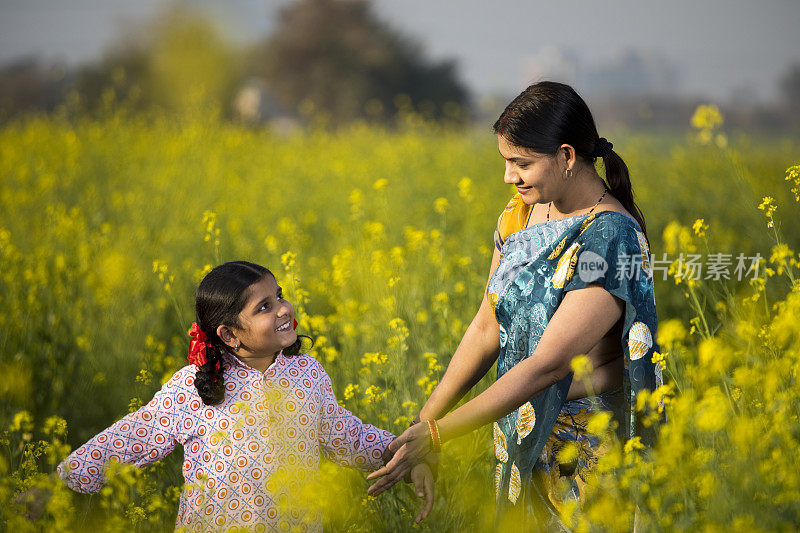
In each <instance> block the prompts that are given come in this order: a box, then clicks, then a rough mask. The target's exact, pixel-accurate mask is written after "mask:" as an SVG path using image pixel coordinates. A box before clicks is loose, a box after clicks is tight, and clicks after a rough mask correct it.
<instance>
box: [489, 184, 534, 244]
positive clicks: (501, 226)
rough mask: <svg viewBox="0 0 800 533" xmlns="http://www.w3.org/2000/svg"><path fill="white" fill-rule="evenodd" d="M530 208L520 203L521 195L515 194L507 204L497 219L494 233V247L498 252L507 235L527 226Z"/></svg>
mask: <svg viewBox="0 0 800 533" xmlns="http://www.w3.org/2000/svg"><path fill="white" fill-rule="evenodd" d="M530 213H531V206H530V205H528V204H526V203H525V202H523V201H522V195H521V194H519V193H517V194H515V195H514V196H513V197H512V198H511V201H510V202H508V205H506V208H505V209H503V212H502V213H500V217H498V219H497V229H496V230H495V232H494V245H495V247H496V248H497V249H498V250H499V249H501V248H502V247H503V243H504V242H506V239H507V238H508V236H509V235H511V234H512V233H514V232H517V231H519V230H521V229H523V228H524V227H526V226H527V225H528V216H530Z"/></svg>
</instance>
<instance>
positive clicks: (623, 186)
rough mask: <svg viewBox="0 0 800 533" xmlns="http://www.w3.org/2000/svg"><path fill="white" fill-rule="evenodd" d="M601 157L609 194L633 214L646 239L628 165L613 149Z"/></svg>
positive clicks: (645, 230) (642, 219) (642, 218)
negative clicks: (634, 197)
mask: <svg viewBox="0 0 800 533" xmlns="http://www.w3.org/2000/svg"><path fill="white" fill-rule="evenodd" d="M602 158H603V166H604V167H605V169H606V181H607V182H608V187H609V189H611V194H613V195H614V197H615V198H616V199H617V200H619V202H620V203H621V204H622V205H623V207H625V209H627V210H628V212H629V213H630V214H631V215H633V218H635V219H636V222H638V223H639V227H641V228H642V233H644V238H645V239H647V228H646V227H645V223H644V216H643V215H642V212H641V210H640V209H639V206H638V205H636V202H634V201H633V189H632V187H631V178H630V175H629V174H628V165H626V164H625V161H623V160H622V158H621V157H620V156H619V155H618V154H617V153H616V152H615V151H614V150H613V149H611V150H608V152H607V153H606V154H604V155H603V156H602ZM647 242H648V244H649V243H650V241H649V239H648V241H647Z"/></svg>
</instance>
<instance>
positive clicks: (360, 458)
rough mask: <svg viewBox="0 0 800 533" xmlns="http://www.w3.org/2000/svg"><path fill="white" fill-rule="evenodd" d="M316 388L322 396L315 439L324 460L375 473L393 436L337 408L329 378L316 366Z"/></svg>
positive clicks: (338, 406) (339, 407)
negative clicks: (317, 435) (317, 378)
mask: <svg viewBox="0 0 800 533" xmlns="http://www.w3.org/2000/svg"><path fill="white" fill-rule="evenodd" d="M319 376H320V379H319V382H318V384H319V388H320V394H321V395H322V413H321V416H320V427H319V439H320V445H321V448H322V452H323V453H324V454H325V456H326V457H328V459H330V460H331V461H333V462H335V463H338V464H340V465H343V466H349V467H353V468H358V469H360V470H375V469H378V468H381V467H382V466H383V464H384V461H383V453H384V452H385V451H386V449H387V448H388V446H389V443H390V442H392V440H394V438H395V436H394V435H393V434H391V433H389V432H388V431H385V430H383V429H379V428H377V427H375V426H373V425H370V424H365V423H363V422H362V421H361V419H359V418H358V417H357V416H355V415H354V414H353V413H351V412H350V411H348V410H347V409H345V408H344V407H342V406H341V405H339V402H337V401H336V396H335V395H334V393H333V387H332V385H331V378H330V377H329V376H328V374H327V373H326V372H325V370H324V369H323V368H322V365H320V366H319Z"/></svg>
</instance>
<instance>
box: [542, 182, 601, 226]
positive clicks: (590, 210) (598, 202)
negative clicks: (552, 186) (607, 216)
mask: <svg viewBox="0 0 800 533" xmlns="http://www.w3.org/2000/svg"><path fill="white" fill-rule="evenodd" d="M603 189H605V190H604V191H603V195H602V196H601V197H600V199H599V200H597V203H596V204H594V205H593V206H592V208H591V209H589V212H588V213H586V214H587V215H591V214H592V211H594V208H595V207H597V206H598V205H600V202H602V201H603V198H605V196H606V193H607V192H608V187H605V186H603ZM551 205H553V202H550V203H549V204H547V221H548V222H550V206H551ZM565 218H566V217H565Z"/></svg>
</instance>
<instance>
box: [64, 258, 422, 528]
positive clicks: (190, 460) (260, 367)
mask: <svg viewBox="0 0 800 533" xmlns="http://www.w3.org/2000/svg"><path fill="white" fill-rule="evenodd" d="M195 306H196V313H197V322H196V323H195V324H192V329H191V343H190V349H189V357H188V359H189V362H190V363H191V364H190V365H188V366H185V367H183V368H181V369H180V370H178V371H177V372H176V373H175V374H174V375H173V376H172V378H170V379H169V381H167V382H166V383H165V384H164V386H163V387H162V388H161V390H160V391H158V392H157V393H156V395H155V397H154V398H153V399H152V400H151V401H150V403H148V404H147V405H145V406H144V407H142V408H141V409H139V410H138V411H136V412H134V413H131V414H129V415H127V416H125V417H123V418H122V419H121V420H120V421H118V422H116V423H115V424H113V425H112V426H111V427H109V428H108V429H106V430H104V431H103V432H101V433H100V434H99V435H97V436H96V437H94V438H92V439H91V440H90V441H89V442H87V443H86V444H84V445H83V446H81V447H80V448H78V449H77V450H75V451H74V452H73V453H72V454H71V455H70V456H69V457H67V458H66V459H65V460H64V462H62V463H61V464H60V465H59V467H58V474H59V475H60V476H61V478H62V479H64V481H66V483H67V484H68V485H69V487H70V488H72V489H73V490H76V491H78V492H96V491H98V490H100V488H101V486H102V485H103V483H104V482H105V479H104V476H103V466H104V465H105V464H106V463H107V462H108V461H110V460H116V461H119V462H123V463H131V464H134V465H136V466H145V465H147V464H150V463H153V462H155V461H158V460H159V459H161V458H163V457H165V456H166V455H167V454H169V453H170V452H172V450H173V449H175V446H176V445H178V444H180V445H182V446H183V449H184V462H183V475H184V478H185V480H186V485H185V486H184V490H183V492H182V493H181V498H180V504H179V508H178V517H177V521H176V522H177V523H176V527H188V528H189V529H191V530H202V531H207V530H210V529H213V530H218V529H226V530H227V529H228V528H230V527H245V528H247V529H248V530H256V531H258V530H265V529H267V528H269V529H282V530H283V529H287V528H290V529H293V530H294V529H296V528H299V529H300V530H311V531H319V530H321V529H322V528H321V516H320V513H319V511H315V510H312V509H308V508H305V509H304V508H303V506H302V505H297V504H296V500H297V499H302V497H303V496H302V493H303V487H304V486H306V484H307V483H310V482H313V480H314V477H315V473H316V471H317V469H318V467H319V461H320V452H322V453H323V454H324V455H325V456H326V457H328V458H329V459H331V460H332V461H334V462H336V463H339V464H341V465H344V466H350V467H354V468H358V469H361V470H375V469H377V468H380V467H381V466H383V464H384V462H385V461H384V460H383V455H384V452H385V451H386V449H387V446H388V444H389V443H390V442H391V441H392V440H393V439H394V435H392V434H391V433H389V432H388V431H384V430H382V429H378V428H376V427H374V426H371V425H369V424H364V423H363V422H361V420H359V419H358V418H357V417H355V416H354V415H352V414H351V413H350V412H349V411H347V410H346V409H344V408H343V407H341V406H340V405H339V404H338V402H337V401H336V398H335V396H334V394H333V389H332V387H331V380H330V378H329V377H328V375H327V374H326V373H325V370H324V369H323V368H322V366H321V365H320V364H319V363H318V362H317V361H316V360H315V359H313V358H312V357H310V356H308V355H306V354H302V353H299V350H300V345H301V339H300V338H299V337H298V335H297V334H296V333H295V326H296V325H297V322H296V321H294V309H293V308H292V305H291V304H290V303H289V302H288V301H286V300H285V299H284V298H283V294H282V291H281V288H280V287H279V286H278V284H277V282H276V281H275V278H274V276H273V275H272V273H271V272H270V271H269V270H267V269H266V268H264V267H262V266H259V265H255V264H252V263H247V262H244V261H236V262H231V263H225V264H223V265H220V266H217V267H216V268H214V269H213V270H212V271H211V272H209V274H208V275H207V276H206V277H205V278H204V279H203V281H202V282H200V286H199V287H198V289H197V295H196V302H195ZM412 480H413V481H414V484H415V487H416V491H415V492H416V493H417V495H418V496H423V494H424V498H425V504H424V508H423V510H422V511H421V513H420V515H419V516H418V517H417V521H419V520H421V519H423V518H425V516H427V514H428V512H429V510H430V507H431V506H432V504H433V480H432V475H431V472H430V469H429V468H428V466H426V465H424V463H423V464H422V465H421V466H420V467H419V468H418V469H417V470H415V471H414V472H413V473H412ZM293 498H294V500H295V502H294V504H293Z"/></svg>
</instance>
